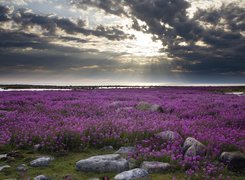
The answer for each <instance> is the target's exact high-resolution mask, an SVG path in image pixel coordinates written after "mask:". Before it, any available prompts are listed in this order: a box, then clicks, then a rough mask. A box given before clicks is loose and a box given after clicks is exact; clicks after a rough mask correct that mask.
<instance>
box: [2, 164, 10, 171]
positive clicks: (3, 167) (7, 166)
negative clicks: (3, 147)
mask: <svg viewBox="0 0 245 180" xmlns="http://www.w3.org/2000/svg"><path fill="white" fill-rule="evenodd" d="M7 168H11V166H9V165H3V166H0V172H1V171H2V170H4V169H7Z"/></svg>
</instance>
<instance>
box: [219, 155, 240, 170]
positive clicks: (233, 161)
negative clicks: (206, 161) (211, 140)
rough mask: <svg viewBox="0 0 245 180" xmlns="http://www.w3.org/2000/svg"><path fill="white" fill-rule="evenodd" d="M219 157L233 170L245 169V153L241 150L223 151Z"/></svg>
mask: <svg viewBox="0 0 245 180" xmlns="http://www.w3.org/2000/svg"><path fill="white" fill-rule="evenodd" d="M219 159H220V161H221V162H223V163H224V164H226V165H227V166H228V169H229V170H231V171H241V170H244V169H245V155H244V154H243V153H241V152H239V151H235V152H223V153H222V154H221V155H220V158H219Z"/></svg>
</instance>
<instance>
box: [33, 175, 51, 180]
mask: <svg viewBox="0 0 245 180" xmlns="http://www.w3.org/2000/svg"><path fill="white" fill-rule="evenodd" d="M33 179H34V180H48V179H49V178H48V177H47V176H45V175H38V176H36V177H34V178H33Z"/></svg>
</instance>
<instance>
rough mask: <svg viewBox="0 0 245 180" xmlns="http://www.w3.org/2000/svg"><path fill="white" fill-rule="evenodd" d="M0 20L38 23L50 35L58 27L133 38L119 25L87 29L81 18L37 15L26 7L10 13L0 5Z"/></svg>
mask: <svg viewBox="0 0 245 180" xmlns="http://www.w3.org/2000/svg"><path fill="white" fill-rule="evenodd" d="M0 14H1V16H0V21H14V22H15V23H17V24H20V25H21V26H22V27H23V28H28V27H30V26H34V25H39V26H41V27H42V28H43V29H44V30H47V31H48V32H49V34H50V35H55V34H56V33H57V30H58V28H60V29H61V30H63V31H65V32H66V33H68V34H75V33H81V34H84V35H94V36H97V37H105V38H107V39H109V40H116V41H120V40H123V39H133V38H134V36H133V35H130V34H127V33H125V32H124V31H122V30H120V27H118V26H115V27H105V26H102V25H100V26H98V27H97V28H96V29H94V30H93V29H88V28H86V27H85V23H84V21H83V20H77V21H73V20H71V19H68V18H60V17H57V16H54V15H46V16H45V15H38V14H34V13H32V12H30V11H29V10H27V9H19V10H16V11H14V12H13V13H12V14H10V11H9V8H8V7H4V6H0Z"/></svg>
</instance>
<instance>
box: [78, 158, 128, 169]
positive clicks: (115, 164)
mask: <svg viewBox="0 0 245 180" xmlns="http://www.w3.org/2000/svg"><path fill="white" fill-rule="evenodd" d="M128 168H129V164H128V161H127V160H126V159H124V158H122V157H121V156H120V155H119V154H107V155H100V156H92V157H90V158H88V159H83V160H80V161H78V162H77V163H76V169H77V170H78V171H84V172H98V173H107V172H122V171H125V170H128Z"/></svg>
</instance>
